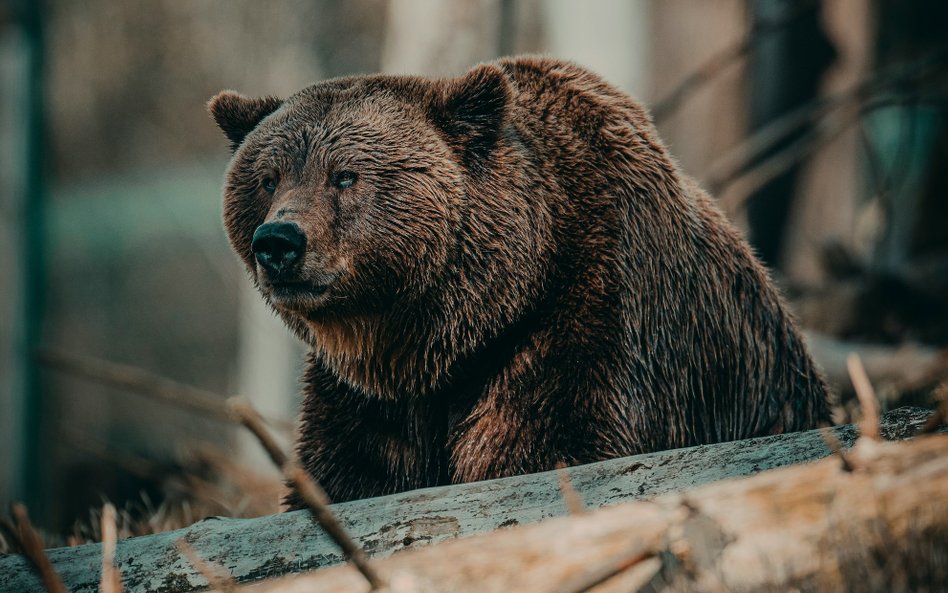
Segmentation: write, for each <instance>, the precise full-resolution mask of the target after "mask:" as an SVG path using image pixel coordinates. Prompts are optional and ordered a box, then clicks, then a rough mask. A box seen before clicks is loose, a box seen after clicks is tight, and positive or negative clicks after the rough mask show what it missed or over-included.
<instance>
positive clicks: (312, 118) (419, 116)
mask: <svg viewBox="0 0 948 593" xmlns="http://www.w3.org/2000/svg"><path fill="white" fill-rule="evenodd" d="M510 103H511V88H510V84H509V81H508V80H507V77H506V75H505V73H504V72H503V70H501V69H500V68H499V67H497V66H495V65H482V66H478V67H477V68H475V69H473V70H472V71H470V72H469V73H468V74H466V75H465V76H462V77H460V78H455V79H446V80H429V79H424V78H418V77H406V76H401V77H395V76H380V75H379V76H365V77H349V78H341V79H335V80H330V81H326V82H322V83H319V84H315V85H313V86H310V87H308V88H306V89H304V90H302V91H300V92H299V93H297V94H295V95H293V96H291V97H289V98H288V99H285V100H280V99H276V98H272V97H265V98H248V97H244V96H241V95H239V94H237V93H234V92H230V91H224V92H222V93H220V94H218V95H217V96H215V97H214V98H213V99H212V100H211V101H210V103H209V110H210V112H211V114H212V116H213V117H214V119H215V121H216V122H217V124H218V125H219V126H220V128H221V129H222V130H223V132H224V134H225V135H226V136H227V138H228V139H229V140H230V143H231V148H232V150H233V158H232V161H231V163H230V167H229V169H228V172H227V177H226V182H225V188H224V222H225V226H226V229H227V234H228V237H229V239H230V242H231V245H232V246H233V248H234V250H235V251H236V252H237V254H238V255H239V256H240V257H241V259H242V260H243V261H244V263H245V264H246V265H247V268H248V269H249V271H250V274H251V276H252V278H253V280H254V281H255V283H256V285H257V287H258V288H259V290H260V291H261V293H262V294H263V296H264V298H265V299H266V300H267V301H268V302H269V303H270V304H271V305H272V306H273V307H274V308H275V309H276V310H277V311H278V312H279V313H280V314H281V316H282V317H283V318H284V319H285V320H286V321H287V322H288V323H289V325H290V326H291V327H292V328H293V329H294V330H295V331H296V332H297V333H298V334H299V335H300V336H301V337H303V338H304V339H306V340H310V341H313V342H321V344H320V345H321V346H322V347H323V349H324V350H326V351H327V356H328V357H329V358H333V357H335V360H336V362H340V361H343V360H349V361H350V362H351V360H352V359H366V358H370V357H369V355H368V354H367V353H365V352H356V351H355V350H356V349H358V348H363V349H364V348H366V347H369V346H367V344H369V343H370V342H373V341H378V340H379V339H380V337H379V336H378V335H375V336H369V335H352V336H350V338H349V340H348V341H349V342H352V341H353V340H356V341H359V342H360V344H361V345H359V346H358V347H356V345H353V344H352V343H348V344H347V343H346V342H347V340H346V338H344V337H342V336H343V334H345V333H346V331H344V328H349V330H351V329H352V328H353V327H362V328H364V327H367V326H368V325H372V324H373V323H381V324H382V325H383V326H385V327H382V328H381V329H380V330H379V331H382V333H384V332H385V331H389V330H390V331H389V333H392V334H393V335H390V336H389V338H390V340H389V341H398V340H405V341H406V342H408V341H409V339H408V338H409V336H408V335H407V334H418V333H424V332H426V331H431V330H428V329H421V330H419V329H418V326H417V323H415V324H414V325H413V326H412V327H411V328H408V327H406V326H405V324H404V323H402V327H399V328H397V329H393V328H392V327H390V326H391V325H392V323H391V321H385V319H386V318H387V317H389V318H390V317H391V316H392V315H393V314H394V313H395V312H398V311H414V312H415V315H416V316H417V312H418V307H419V306H422V307H429V308H430V309H431V310H429V311H427V312H425V315H427V316H429V317H439V318H440V319H439V321H438V324H437V325H439V328H438V329H437V333H443V334H446V335H447V334H455V335H454V337H449V338H446V339H447V340H448V341H449V342H451V343H452V344H455V345H460V347H461V349H463V344H462V342H465V341H467V342H471V341H472V340H475V341H476V338H475V337H474V336H472V337H471V339H470V340H465V339H464V336H463V335H460V334H464V331H463V330H460V329H459V328H458V327H444V326H446V325H452V324H454V325H457V323H460V321H458V320H451V319H446V317H450V316H451V315H455V314H457V315H461V314H462V313H463V312H462V311H459V309H460V308H461V307H462V305H461V304H460V303H459V302H457V301H459V300H461V299H463V298H465V297H464V296H463V295H460V294H451V295H448V294H445V291H446V290H448V291H449V292H453V293H459V292H464V290H465V287H464V286H462V285H461V282H462V281H459V279H458V277H457V276H458V275H459V274H463V272H459V269H461V268H464V269H467V268H469V267H470V265H469V263H462V262H460V261H459V259H462V258H465V257H468V258H470V257H477V256H479V253H472V252H479V250H480V249H481V248H484V249H493V250H494V251H493V252H494V253H499V254H501V255H503V253H502V252H503V251H504V249H506V248H505V247H503V246H502V245H503V244H505V243H509V245H510V246H512V247H513V248H516V243H517V239H516V238H512V239H511V238H509V237H502V236H499V235H502V234H505V232H506V231H504V230H503V227H504V225H508V226H509V224H510V220H509V219H510V218H511V215H510V214H509V213H505V212H503V211H499V212H495V213H487V214H484V213H483V212H482V213H481V214H480V215H478V216H479V221H480V222H478V224H479V225H480V226H479V229H478V232H480V233H482V234H483V235H484V238H483V239H474V240H473V241H474V243H477V242H478V241H480V242H481V243H484V242H485V241H486V242H495V243H497V244H498V245H493V246H492V245H480V246H478V245H473V246H471V245H467V244H466V243H470V242H471V241H472V237H471V232H470V230H468V229H466V228H465V225H466V224H468V223H469V222H470V221H469V216H468V213H469V209H470V206H471V202H472V201H473V200H478V199H480V198H481V197H482V196H479V195H471V194H472V193H480V194H484V193H485V192H486V191H487V190H484V189H483V178H484V177H485V176H489V175H491V174H492V173H491V172H490V171H487V169H490V167H489V166H487V165H486V164H487V163H489V162H491V160H492V159H493V158H494V156H493V153H495V152H497V151H498V144H499V143H501V141H502V135H503V130H504V128H505V126H506V125H507V124H506V119H507V117H508V111H509V106H510ZM489 183H490V184H492V183H493V181H490V182H489ZM510 202H511V203H512V204H513V205H514V206H515V207H516V200H511V201H510ZM503 209H504V208H501V210H503ZM524 210H525V209H523V208H519V209H518V211H520V212H522V211H524ZM504 217H506V218H507V219H508V220H505V221H501V222H499V223H498V225H497V226H496V228H494V225H493V224H492V223H491V222H490V220H491V219H492V218H499V219H502V218H504ZM514 218H516V217H514ZM462 243H465V244H462ZM475 267H476V266H475ZM474 273H476V270H475V272H474ZM500 276H501V274H499V273H495V274H493V276H491V278H493V280H491V279H490V278H487V279H485V280H484V281H482V282H480V283H479V285H480V288H479V289H478V291H479V292H483V291H490V290H500V289H504V290H508V291H510V294H512V295H516V294H517V292H518V291H517V290H516V288H514V287H510V286H506V287H504V286H502V284H503V283H504V280H503V279H502V278H500ZM491 282H495V283H497V284H498V286H496V287H492V286H488V285H485V284H490V283H491ZM445 287H449V288H445ZM467 291H468V295H467V299H468V300H469V301H470V302H469V303H468V304H467V305H464V306H468V307H469V306H476V305H474V303H476V302H477V301H478V300H479V299H480V300H483V301H485V302H487V301H493V300H496V298H495V296H491V295H485V296H484V297H483V298H482V299H481V298H480V297H478V296H477V295H474V294H471V293H472V290H471V289H469V288H468V289H467ZM451 299H454V300H455V302H453V303H447V304H446V303H445V302H444V301H445V300H451ZM507 300H508V301H510V299H509V298H508V299H507ZM514 300H516V298H514ZM446 310H450V312H449V313H446V312H445V311H446ZM470 313H471V310H470V309H468V310H467V314H469V315H470ZM492 315H493V316H496V314H493V313H489V312H485V311H476V312H474V313H473V315H472V316H473V317H478V318H481V319H482V321H483V319H485V318H489V317H491V316H492ZM506 316H509V315H506ZM379 320H382V321H379ZM481 325H484V323H481ZM487 325H491V326H497V325H502V322H500V321H497V320H488V323H487ZM379 331H376V332H375V333H376V334H378V333H379ZM349 333H350V334H351V333H352V331H349ZM356 333H358V332H356ZM363 333H365V332H363ZM396 333H400V335H394V334H396ZM468 333H470V332H468ZM474 333H477V331H474ZM441 337H444V336H441ZM459 337H460V339H459ZM438 340H439V336H430V335H429V336H417V340H416V341H417V342H419V343H412V344H410V345H409V344H407V343H406V345H405V347H406V348H415V349H416V350H417V349H419V348H421V349H425V348H429V347H430V349H431V352H427V353H425V352H422V353H421V354H420V355H421V356H423V357H427V358H428V359H431V358H433V357H437V356H441V357H446V358H451V357H452V354H451V353H448V352H445V351H444V350H445V347H444V345H443V344H442V345H441V346H442V347H441V351H440V353H439V352H436V350H438V348H437V347H435V346H431V344H434V343H435V342H438ZM376 348H377V349H386V350H387V351H388V356H389V357H391V356H396V357H397V356H398V355H397V353H395V354H393V345H392V344H385V345H382V344H376ZM449 362H450V361H445V364H447V363H449ZM359 364H361V365H362V366H365V365H368V364H369V363H368V362H365V361H362V362H361V363H359ZM379 364H382V365H383V366H386V364H387V366H389V367H390V368H391V367H394V366H396V364H395V363H393V362H391V361H388V362H387V363H384V362H379ZM412 364H413V365H414V366H416V367H418V368H421V367H429V366H431V365H434V366H437V367H439V368H440V367H443V366H444V364H440V363H438V362H437V361H432V360H426V361H417V360H416V361H414V362H413V363H412ZM366 372H368V371H366ZM363 374H365V373H363ZM416 374H417V373H416ZM430 374H431V373H429V375H430ZM424 381H425V382H428V383H429V384H430V383H432V382H434V379H433V377H432V376H428V377H426V378H425V379H424ZM409 383H412V382H411V381H409Z"/></svg>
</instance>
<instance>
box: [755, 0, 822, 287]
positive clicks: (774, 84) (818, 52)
mask: <svg viewBox="0 0 948 593" xmlns="http://www.w3.org/2000/svg"><path fill="white" fill-rule="evenodd" d="M751 7H752V9H751V15H752V18H753V24H754V27H758V28H760V29H761V30H762V32H761V33H760V35H761V39H760V40H759V41H758V43H757V44H756V45H755V47H754V50H753V51H752V52H751V55H750V64H749V65H750V80H751V100H750V128H751V131H755V130H758V129H760V128H762V127H763V126H765V125H767V124H768V123H770V122H771V121H773V120H775V119H776V118H778V117H780V116H781V115H783V114H785V113H787V112H789V111H791V110H793V109H794V108H796V107H799V106H801V105H803V104H805V103H807V102H809V101H811V100H812V99H814V98H815V97H816V96H817V89H818V87H819V84H820V80H821V79H822V77H823V73H824V72H825V71H826V69H827V68H828V67H829V66H830V64H831V63H832V62H833V60H834V58H835V52H834V49H833V47H832V46H831V45H830V43H829V40H828V39H827V37H826V34H825V33H824V32H823V29H822V26H821V10H820V9H821V3H820V2H818V1H812V0H803V1H802V2H799V1H795V0H793V1H791V0H754V1H753V2H752V3H751ZM775 23H783V24H782V26H779V27H774V26H773V25H774V24H775ZM806 131H807V130H800V131H799V132H798V133H797V134H793V135H790V136H788V137H787V138H785V139H784V140H783V142H781V143H779V144H777V145H776V146H774V147H773V148H772V149H771V151H769V152H767V153H765V154H763V155H761V160H764V159H766V158H768V157H769V156H771V155H772V154H774V153H776V152H778V151H780V150H782V149H784V148H786V147H787V146H789V145H790V144H791V143H793V142H794V141H796V140H798V139H799V138H800V137H801V136H802V135H803V134H804V133H806ZM799 171H800V166H799V165H798V166H794V167H792V168H791V169H789V170H788V171H787V172H785V173H783V174H782V175H780V176H779V177H777V178H775V179H773V180H772V181H770V182H769V183H767V184H766V185H765V186H764V187H762V188H761V189H759V190H758V191H757V192H755V193H754V195H753V196H752V197H751V198H750V199H749V200H748V202H747V221H748V226H749V230H750V237H749V238H750V242H751V244H752V245H753V246H754V247H755V249H756V251H757V254H758V255H759V256H760V258H761V259H762V260H763V261H764V263H765V264H766V265H767V266H769V267H771V268H779V267H780V263H781V262H780V256H781V253H782V249H783V245H784V236H785V233H786V226H787V220H788V217H789V213H790V209H791V205H792V204H793V198H794V195H795V193H796V188H797V178H798V174H799Z"/></svg>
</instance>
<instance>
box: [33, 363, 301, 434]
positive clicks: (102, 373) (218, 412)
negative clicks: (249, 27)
mask: <svg viewBox="0 0 948 593" xmlns="http://www.w3.org/2000/svg"><path fill="white" fill-rule="evenodd" d="M37 357H38V359H39V361H40V362H41V363H43V364H44V365H46V366H48V367H50V368H53V369H56V370H59V371H63V372H66V373H70V374H73V375H77V376H80V377H84V378H86V379H90V380H92V381H96V382H99V383H103V384H106V385H110V386H113V387H118V388H120V389H125V390H127V391H130V392H132V393H137V394H138V395H142V396H145V397H148V398H150V399H153V400H156V401H160V402H163V403H166V404H170V405H172V406H176V407H178V408H183V409H186V410H191V411H193V412H198V413H200V414H203V415H204V416H207V417H209V418H213V419H215V420H219V421H221V422H232V421H233V417H232V416H231V415H230V413H229V412H228V410H227V405H226V403H225V398H224V397H223V396H221V395H219V394H217V393H214V392H213V391H208V390H206V389H201V388H198V387H193V386H191V385H185V384H184V383H178V382H177V381H173V380H171V379H168V378H166V377H162V376H160V375H157V374H155V373H152V372H150V371H146V370H145V369H142V368H139V367H136V366H132V365H128V364H121V363H117V362H111V361H108V360H102V359H101V358H95V357H93V356H84V355H79V354H71V353H67V352H62V351H57V350H43V351H41V352H40V353H39V354H38V355H37ZM267 421H268V422H269V423H270V424H272V425H273V426H275V427H277V428H278V429H279V430H281V431H286V432H292V430H293V423H292V422H289V421H287V420H283V419H277V418H272V419H268V420H267Z"/></svg>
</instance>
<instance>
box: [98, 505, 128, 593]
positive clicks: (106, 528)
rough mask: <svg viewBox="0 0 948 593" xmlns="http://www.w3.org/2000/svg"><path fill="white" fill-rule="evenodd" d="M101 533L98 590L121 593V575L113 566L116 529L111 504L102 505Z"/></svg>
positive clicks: (116, 536) (113, 510) (116, 538)
mask: <svg viewBox="0 0 948 593" xmlns="http://www.w3.org/2000/svg"><path fill="white" fill-rule="evenodd" d="M100 530H101V532H102V576H101V578H100V580H99V588H100V591H101V592H102V593H122V591H123V588H122V573H121V571H119V569H118V567H116V566H115V546H116V543H117V541H118V533H117V532H118V529H117V528H116V526H115V507H114V506H112V504H111V503H106V504H104V505H102V517H101V522H100Z"/></svg>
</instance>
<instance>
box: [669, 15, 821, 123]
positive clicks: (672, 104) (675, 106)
mask: <svg viewBox="0 0 948 593" xmlns="http://www.w3.org/2000/svg"><path fill="white" fill-rule="evenodd" d="M816 4H817V2H815V1H814V0H809V1H806V2H799V3H798V4H797V6H795V7H794V8H793V10H792V12H791V13H790V14H787V15H784V16H783V17H782V18H780V19H777V20H773V21H758V22H756V23H755V24H754V25H753V26H752V27H751V29H750V30H749V31H748V32H747V34H746V35H745V36H744V37H743V38H742V39H741V40H740V41H739V42H737V43H735V44H734V45H731V46H730V47H727V48H725V49H723V50H721V51H720V52H718V53H716V54H714V55H713V56H711V57H710V58H709V59H708V61H706V62H704V63H703V64H701V66H699V67H698V68H697V69H696V70H694V71H692V72H691V73H690V74H688V75H687V76H685V77H684V78H683V79H682V80H681V82H679V83H678V84H677V85H676V86H675V88H673V89H672V90H671V91H670V92H669V93H667V94H666V95H665V96H664V97H662V98H661V99H659V100H658V101H655V102H654V103H653V106H652V109H651V111H652V119H654V120H655V121H656V122H661V121H663V120H665V119H667V118H668V117H670V116H671V115H674V114H675V112H677V111H678V110H679V109H680V108H681V106H682V105H684V104H685V103H686V102H687V101H688V99H690V98H691V97H692V96H694V95H695V94H696V93H697V92H698V91H699V90H700V89H701V88H702V87H704V86H705V85H706V84H707V83H709V82H711V81H712V80H714V79H715V78H716V77H717V76H718V75H719V74H721V73H722V72H724V71H725V70H726V69H727V68H728V67H729V66H732V65H734V64H737V63H738V62H739V61H740V60H741V59H742V58H744V57H745V56H746V55H747V54H749V53H750V51H751V50H752V49H753V48H754V46H755V45H757V42H758V41H760V40H761V38H762V37H763V36H764V35H768V34H770V33H773V32H776V31H779V30H780V29H783V28H784V27H786V26H788V25H791V24H793V23H794V22H796V21H797V20H798V19H799V18H800V17H801V16H803V15H804V14H806V11H807V10H808V9H810V8H812V7H813V6H814V5H816Z"/></svg>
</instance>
